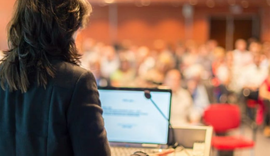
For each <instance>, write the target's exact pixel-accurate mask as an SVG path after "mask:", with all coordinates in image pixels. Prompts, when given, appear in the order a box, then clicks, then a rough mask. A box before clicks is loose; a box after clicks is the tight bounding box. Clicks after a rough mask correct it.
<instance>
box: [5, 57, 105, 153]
mask: <svg viewBox="0 0 270 156" xmlns="http://www.w3.org/2000/svg"><path fill="white" fill-rule="evenodd" d="M52 64H53V66H54V67H55V71H56V75H55V77H54V78H50V79H49V80H48V84H47V86H46V89H45V88H44V87H43V86H40V87H38V85H37V84H36V83H31V86H30V87H29V90H28V91H27V93H24V94H23V93H21V91H13V92H9V91H8V89H6V90H2V89H1V88H0V156H109V155H110V149H109V144H108V140H107V135H106V131H105V129H104V122H103V118H102V109H101V107H100V100H99V94H98V91H97V85H96V82H95V79H94V76H93V75H92V73H90V72H89V71H86V70H84V69H82V68H80V67H78V66H76V65H72V64H70V63H67V62H64V61H61V60H58V61H53V63H52Z"/></svg>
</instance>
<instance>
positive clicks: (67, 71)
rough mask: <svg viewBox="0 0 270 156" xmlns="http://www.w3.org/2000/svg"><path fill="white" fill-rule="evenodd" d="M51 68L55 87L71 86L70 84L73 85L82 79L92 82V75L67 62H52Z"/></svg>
mask: <svg viewBox="0 0 270 156" xmlns="http://www.w3.org/2000/svg"><path fill="white" fill-rule="evenodd" d="M53 67H54V69H55V77H54V78H53V81H54V83H55V84H56V85H60V86H67V85H71V86H73V85H72V84H75V83H76V82H77V81H78V80H79V79H81V78H82V77H86V78H87V79H89V80H90V79H93V80H94V77H93V74H92V73H91V72H90V71H88V70H86V69H84V68H82V67H80V66H78V65H75V64H72V63H69V62H64V61H58V62H54V63H53Z"/></svg>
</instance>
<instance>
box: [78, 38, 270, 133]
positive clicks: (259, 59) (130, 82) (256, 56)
mask: <svg viewBox="0 0 270 156" xmlns="http://www.w3.org/2000/svg"><path fill="white" fill-rule="evenodd" d="M81 45H82V48H81V49H83V56H82V60H81V61H82V66H83V67H84V68H86V69H88V70H91V71H92V72H93V73H94V75H95V77H96V81H97V84H98V85H99V86H101V87H106V86H113V87H140V88H157V87H160V86H168V87H169V88H171V89H172V91H173V97H172V98H173V100H172V119H171V120H172V122H173V125H177V126H178V125H183V124H198V123H200V121H201V116H202V114H203V111H204V109H205V108H206V107H207V106H208V105H209V104H210V103H241V102H245V100H244V101H241V100H240V99H241V97H243V98H245V99H248V98H250V96H253V95H256V98H257V100H259V96H258V95H259V88H262V87H261V84H262V83H263V84H264V85H263V86H265V84H267V83H266V82H268V81H265V79H266V77H267V75H268V66H269V59H270V42H264V43H260V42H259V41H256V40H250V42H249V45H248V46H247V42H246V41H245V40H243V39H239V40H237V41H236V42H235V50H233V51H228V52H226V50H225V49H224V48H222V47H219V46H218V43H217V42H216V41H215V40H209V41H207V42H205V43H204V44H198V43H196V42H195V41H193V40H187V41H182V42H178V43H177V44H176V45H175V46H172V45H171V44H166V42H165V41H163V40H156V41H154V44H153V47H146V46H140V47H138V46H136V45H133V44H132V43H131V42H130V41H124V42H123V43H118V44H116V45H105V44H103V43H101V42H97V41H94V40H93V39H86V40H84V41H83V42H82V44H81ZM269 79H270V78H269ZM184 88H185V89H184ZM263 88H264V89H265V87H263ZM261 90H262V89H261ZM260 94H261V93H260ZM263 95H264V94H263V93H262V96H263ZM174 108H175V109H174ZM258 109H259V110H261V112H262V114H263V113H264V111H265V110H266V107H264V105H263V104H262V105H261V106H259V107H258ZM266 114H267V112H266ZM268 122H269V121H268V120H266V123H268ZM269 132H270V128H269Z"/></svg>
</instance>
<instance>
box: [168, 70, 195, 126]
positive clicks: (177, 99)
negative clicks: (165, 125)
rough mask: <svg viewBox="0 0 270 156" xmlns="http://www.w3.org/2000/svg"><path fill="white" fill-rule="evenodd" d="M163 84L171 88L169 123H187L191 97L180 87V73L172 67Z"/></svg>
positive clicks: (178, 124)
mask: <svg viewBox="0 0 270 156" xmlns="http://www.w3.org/2000/svg"><path fill="white" fill-rule="evenodd" d="M164 85H165V86H168V87H169V88H170V89H172V106H171V120H170V121H171V123H172V126H183V125H186V124H188V123H189V121H188V118H189V115H190V113H191V109H192V98H191V95H190V94H189V92H188V91H187V90H185V89H183V88H182V87H181V74H180V72H179V71H178V70H176V69H172V70H170V71H168V73H167V74H166V76H165V80H164Z"/></svg>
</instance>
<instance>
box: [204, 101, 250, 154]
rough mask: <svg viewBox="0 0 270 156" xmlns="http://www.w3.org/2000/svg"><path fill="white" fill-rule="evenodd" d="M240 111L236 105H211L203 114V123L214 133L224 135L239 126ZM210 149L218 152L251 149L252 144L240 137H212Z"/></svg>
mask: <svg viewBox="0 0 270 156" xmlns="http://www.w3.org/2000/svg"><path fill="white" fill-rule="evenodd" d="M240 116H241V115H240V109H239V107H238V106H237V105H231V104H212V105H210V106H209V107H208V108H207V109H206V110H205V112H204V116H203V119H204V122H205V124H207V125H211V126H213V129H214V131H215V133H216V134H217V135H218V134H225V133H226V132H227V131H228V130H230V129H234V128H238V127H239V126H240V121H241V117H240ZM212 147H214V148H215V149H217V150H218V151H234V150H235V149H243V148H252V147H254V142H253V141H252V140H248V139H245V138H244V137H242V136H224V135H222V136H213V138H212Z"/></svg>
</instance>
